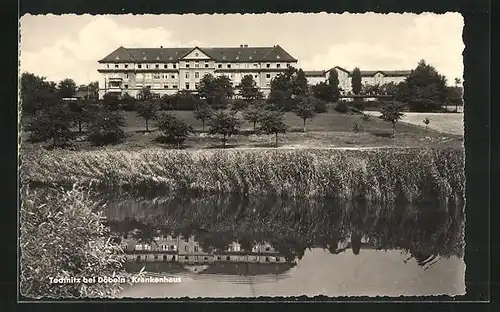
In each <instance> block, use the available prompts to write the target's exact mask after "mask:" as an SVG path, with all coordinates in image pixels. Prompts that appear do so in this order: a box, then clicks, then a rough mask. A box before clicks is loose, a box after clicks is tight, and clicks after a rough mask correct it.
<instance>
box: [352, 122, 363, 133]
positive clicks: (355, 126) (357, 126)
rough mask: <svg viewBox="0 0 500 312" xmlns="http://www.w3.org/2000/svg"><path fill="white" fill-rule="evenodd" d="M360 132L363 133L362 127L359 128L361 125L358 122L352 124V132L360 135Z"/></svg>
mask: <svg viewBox="0 0 500 312" xmlns="http://www.w3.org/2000/svg"><path fill="white" fill-rule="evenodd" d="M360 131H361V127H360V126H359V124H358V123H357V122H355V123H353V124H352V132H354V133H358V132H360Z"/></svg>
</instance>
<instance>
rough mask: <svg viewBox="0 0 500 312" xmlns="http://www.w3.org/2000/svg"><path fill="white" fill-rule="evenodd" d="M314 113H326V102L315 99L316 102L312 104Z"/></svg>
mask: <svg viewBox="0 0 500 312" xmlns="http://www.w3.org/2000/svg"><path fill="white" fill-rule="evenodd" d="M314 111H315V112H316V113H326V111H327V108H326V101H323V100H320V99H317V101H315V102H314Z"/></svg>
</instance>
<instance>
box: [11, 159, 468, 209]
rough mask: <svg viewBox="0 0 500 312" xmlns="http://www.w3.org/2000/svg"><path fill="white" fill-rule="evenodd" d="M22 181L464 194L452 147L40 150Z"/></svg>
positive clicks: (303, 193) (390, 196)
mask: <svg viewBox="0 0 500 312" xmlns="http://www.w3.org/2000/svg"><path fill="white" fill-rule="evenodd" d="M21 179H22V182H23V183H28V184H42V185H50V186H70V185H73V184H74V183H78V184H87V185H92V186H93V187H95V188H105V189H108V190H109V189H114V190H118V189H124V190H128V191H131V192H133V191H138V190H144V189H162V190H164V192H165V193H168V192H181V191H189V192H198V193H203V194H208V193H239V194H244V195H263V194H265V195H279V196H291V197H323V196H328V197H334V198H339V199H353V198H359V199H364V200H367V201H382V202H394V201H397V200H398V199H405V200H407V201H410V202H412V201H415V200H417V201H418V200H435V199H436V200H440V201H448V200H453V199H457V198H463V193H464V185H465V174H464V154H463V151H462V150H455V149H377V150H363V151H361V150H324V149H323V150H322V149H318V150H260V149H259V150H251V149H249V150H222V151H221V150H219V151H214V150H211V151H208V150H202V151H194V152H188V151H179V150H162V149H147V150H142V151H136V152H132V151H113V152H106V151H88V152H72V151H51V152H48V151H42V150H40V151H37V152H33V153H30V154H27V155H26V156H25V157H24V159H23V165H22V173H21Z"/></svg>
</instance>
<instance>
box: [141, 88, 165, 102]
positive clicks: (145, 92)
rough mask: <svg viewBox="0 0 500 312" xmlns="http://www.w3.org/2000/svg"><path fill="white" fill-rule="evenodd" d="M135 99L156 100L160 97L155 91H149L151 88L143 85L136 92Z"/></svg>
mask: <svg viewBox="0 0 500 312" xmlns="http://www.w3.org/2000/svg"><path fill="white" fill-rule="evenodd" d="M137 99H139V100H141V101H149V100H158V99H160V95H159V94H157V93H153V92H151V88H149V87H144V88H142V89H141V91H139V93H138V94H137Z"/></svg>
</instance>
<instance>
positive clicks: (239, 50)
mask: <svg viewBox="0 0 500 312" xmlns="http://www.w3.org/2000/svg"><path fill="white" fill-rule="evenodd" d="M195 49H199V50H200V51H201V52H203V53H205V54H206V55H207V56H209V57H210V58H211V59H213V60H215V61H219V62H253V61H257V62H265V61H282V62H296V61H297V60H296V59H295V58H293V57H292V56H291V55H290V54H289V53H288V52H286V51H285V50H284V49H283V48H282V47H280V46H279V45H276V46H274V47H248V46H240V47H231V48H222V47H214V48H201V47H194V48H193V47H191V48H125V47H123V46H121V47H119V48H118V49H116V50H115V51H113V52H111V53H110V54H109V55H108V56H106V57H105V58H103V59H101V60H100V61H99V63H134V62H151V63H155V62H162V63H167V62H177V61H179V60H181V59H182V58H183V57H185V56H186V55H188V54H189V53H190V52H191V51H193V50H195Z"/></svg>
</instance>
